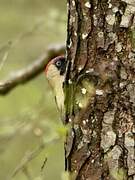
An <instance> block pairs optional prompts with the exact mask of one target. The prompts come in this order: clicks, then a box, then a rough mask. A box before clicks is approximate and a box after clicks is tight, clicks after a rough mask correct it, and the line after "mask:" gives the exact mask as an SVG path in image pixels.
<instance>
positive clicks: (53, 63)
mask: <svg viewBox="0 0 135 180" xmlns="http://www.w3.org/2000/svg"><path fill="white" fill-rule="evenodd" d="M65 71H66V61H65V57H64V56H58V57H56V58H54V59H52V60H50V61H49V63H48V64H47V66H46V68H45V75H46V77H47V79H48V81H49V84H50V85H51V87H52V88H53V89H54V88H55V87H54V86H55V85H56V83H59V81H60V83H63V81H64V76H65Z"/></svg>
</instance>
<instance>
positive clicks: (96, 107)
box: [64, 0, 135, 180]
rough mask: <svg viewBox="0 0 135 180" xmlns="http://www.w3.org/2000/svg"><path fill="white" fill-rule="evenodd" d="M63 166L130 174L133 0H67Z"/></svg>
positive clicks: (75, 175)
mask: <svg viewBox="0 0 135 180" xmlns="http://www.w3.org/2000/svg"><path fill="white" fill-rule="evenodd" d="M67 5H68V35H67V75H66V80H65V86H64V87H65V107H66V121H67V123H68V124H70V125H71V128H70V132H69V134H68V137H67V140H66V144H65V148H66V154H65V156H66V170H67V171H69V172H70V175H71V177H72V178H71V179H76V180H99V179H103V180H106V179H108V180H114V179H116V180H127V179H131V180H132V179H134V180H135V33H134V30H135V16H134V15H135V0H68V4H67Z"/></svg>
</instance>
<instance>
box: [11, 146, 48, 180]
mask: <svg viewBox="0 0 135 180" xmlns="http://www.w3.org/2000/svg"><path fill="white" fill-rule="evenodd" d="M44 148H45V143H42V144H41V145H40V146H39V147H38V148H37V149H35V150H34V151H32V152H30V153H29V154H27V155H26V156H24V158H23V159H22V161H21V163H20V164H19V165H18V166H17V167H16V168H15V170H14V171H13V173H12V175H11V178H13V177H14V176H15V175H16V174H17V173H18V172H20V171H22V170H24V168H25V167H26V165H27V164H28V162H30V161H32V160H33V159H34V158H36V157H37V156H38V155H39V154H40V153H41V152H42V150H43V149H44Z"/></svg>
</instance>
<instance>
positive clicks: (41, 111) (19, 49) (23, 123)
mask: <svg viewBox="0 0 135 180" xmlns="http://www.w3.org/2000/svg"><path fill="white" fill-rule="evenodd" d="M65 39H66V1H59V0H51V1H50V0H0V79H3V78H5V77H6V76H7V75H8V74H9V73H10V72H12V71H15V70H17V69H20V68H23V67H25V66H27V65H28V64H29V63H31V62H32V61H33V60H35V59H36V58H37V57H38V56H40V55H41V54H42V53H43V52H44V51H45V50H46V48H48V46H49V45H50V44H51V43H61V42H62V43H63V42H65ZM64 134H65V129H64V128H63V127H62V124H61V122H60V120H59V115H58V113H57V110H56V107H55V102H54V98H53V97H52V93H51V90H50V88H49V87H48V84H47V81H46V79H45V77H44V74H43V75H41V76H40V77H38V78H36V79H35V80H33V81H31V82H29V83H28V84H26V85H24V86H21V87H18V88H16V89H15V90H13V91H12V92H11V93H10V94H9V95H7V96H4V97H0V179H2V180H6V179H14V180H18V179H19V180H25V179H26V180H27V179H32V180H44V179H46V180H53V179H55V180H60V179H61V177H62V172H63V171H64V160H63V156H64V152H63V136H64ZM55 139H58V140H56V141H55ZM51 141H52V143H51ZM44 142H48V143H47V145H46V146H45V148H44V149H42V151H41V153H38V155H37V156H36V157H35V158H33V159H32V161H29V162H28V163H26V165H25V166H24V167H25V168H24V169H21V170H19V171H18V172H17V173H16V175H15V176H14V177H12V178H11V176H12V175H13V173H14V172H15V171H16V169H17V168H18V167H19V166H20V165H21V163H22V162H23V161H24V159H27V157H28V154H29V153H31V152H33V151H34V150H36V149H37V148H38V147H39V146H40V145H41V144H42V143H44ZM46 157H47V162H46V163H45V165H44V168H42V171H41V167H42V165H43V163H44V159H45V158H46Z"/></svg>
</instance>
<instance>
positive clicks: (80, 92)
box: [75, 79, 95, 108]
mask: <svg viewBox="0 0 135 180" xmlns="http://www.w3.org/2000/svg"><path fill="white" fill-rule="evenodd" d="M94 94H95V87H94V84H93V83H92V82H89V81H88V80H87V79H84V80H83V81H82V82H81V84H79V85H78V86H77V87H76V92H75V105H78V107H79V108H85V107H86V106H87V104H88V103H89V101H90V98H91V97H92V96H93V95H94Z"/></svg>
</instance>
